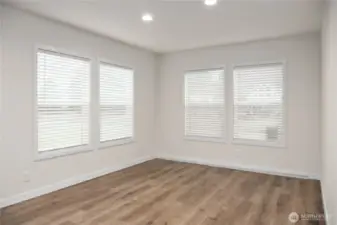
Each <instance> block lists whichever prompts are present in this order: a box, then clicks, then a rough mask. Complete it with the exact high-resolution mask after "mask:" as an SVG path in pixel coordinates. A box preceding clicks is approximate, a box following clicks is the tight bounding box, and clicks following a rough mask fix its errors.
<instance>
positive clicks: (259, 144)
mask: <svg viewBox="0 0 337 225" xmlns="http://www.w3.org/2000/svg"><path fill="white" fill-rule="evenodd" d="M269 64H281V65H282V66H283V82H282V85H283V92H282V94H283V96H282V99H283V102H282V109H283V113H282V115H283V124H282V125H283V130H284V134H283V139H282V140H281V141H277V142H268V141H255V140H247V139H234V114H235V112H234V71H235V69H236V68H240V67H248V66H252V67H259V66H263V65H269ZM287 74H288V66H287V61H286V60H284V59H283V60H272V61H260V62H253V63H237V64H234V65H233V67H232V77H231V79H232V82H231V93H232V95H231V120H232V121H231V127H230V128H231V134H232V135H231V143H232V144H233V145H246V146H256V147H274V148H286V147H287V135H288V125H287V124H288V107H287V106H288V97H287V96H288V90H287V88H288V86H287Z"/></svg>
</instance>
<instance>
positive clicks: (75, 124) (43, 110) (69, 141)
mask: <svg viewBox="0 0 337 225" xmlns="http://www.w3.org/2000/svg"><path fill="white" fill-rule="evenodd" d="M89 75H90V61H89V60H88V59H84V58H80V57H73V56H70V55H66V54H59V53H55V52H51V51H46V50H39V51H38V53H37V104H38V106H37V136H38V151H41V152H42V151H50V150H56V149H63V148H69V147H76V146H85V145H88V143H89V98H90V96H89Z"/></svg>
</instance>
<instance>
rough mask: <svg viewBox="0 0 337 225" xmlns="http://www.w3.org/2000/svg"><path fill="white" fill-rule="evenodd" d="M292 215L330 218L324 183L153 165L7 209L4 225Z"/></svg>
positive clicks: (244, 224)
mask: <svg viewBox="0 0 337 225" xmlns="http://www.w3.org/2000/svg"><path fill="white" fill-rule="evenodd" d="M292 211H296V212H298V213H305V212H310V213H323V208H322V200H321V190H320V185H319V182H318V181H313V180H301V179H295V178H285V177H280V176H272V175H265V174H258V173H250V172H242V171H236V170H230V169H222V168H213V167H208V166H202V165H195V164H187V163H178V162H172V161H165V160H152V161H149V162H146V163H143V164H140V165H137V166H134V167H131V168H128V169H125V170H122V171H118V172H115V173H111V174H109V175H106V176H103V177H99V178H97V179H94V180H91V181H88V182H85V183H82V184H79V185H76V186H73V187H70V188H66V189H63V190H60V191H57V192H54V193H51V194H48V195H45V196H42V197H38V198H35V199H32V200H29V201H25V202H22V203H20V204H16V205H13V206H10V207H7V208H5V209H3V210H2V214H0V225H112V224H116V225H117V224H118V225H285V224H290V222H289V221H288V215H289V213H290V212H292ZM298 224H301V225H304V224H308V225H309V224H310V225H313V224H324V223H323V222H322V221H321V222H320V223H318V222H314V221H300V222H298Z"/></svg>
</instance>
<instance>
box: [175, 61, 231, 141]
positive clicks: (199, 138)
mask: <svg viewBox="0 0 337 225" xmlns="http://www.w3.org/2000/svg"><path fill="white" fill-rule="evenodd" d="M212 70H222V71H223V74H224V83H223V88H224V96H223V101H224V102H223V103H224V123H223V124H222V125H223V128H224V134H223V137H221V138H216V137H202V136H192V135H186V130H185V128H186V127H185V126H186V114H185V112H186V111H185V97H186V96H185V90H186V83H185V77H186V75H187V74H188V73H191V72H200V71H212ZM226 73H227V71H226V66H224V65H221V66H214V67H203V68H196V69H188V70H184V72H183V85H182V89H183V91H182V103H183V104H182V105H183V117H184V118H183V124H182V126H183V137H184V138H183V139H184V140H185V141H197V142H212V143H222V144H226V143H227V138H228V137H227V136H228V132H227V124H228V122H227V107H228V103H227V93H228V92H227V91H228V90H227V76H226Z"/></svg>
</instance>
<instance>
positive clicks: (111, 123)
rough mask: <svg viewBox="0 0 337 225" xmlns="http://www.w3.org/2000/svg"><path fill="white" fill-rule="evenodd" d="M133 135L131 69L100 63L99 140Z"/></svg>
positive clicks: (103, 140)
mask: <svg viewBox="0 0 337 225" xmlns="http://www.w3.org/2000/svg"><path fill="white" fill-rule="evenodd" d="M132 137H133V70H131V69H127V68H122V67H119V66H114V65H111V64H107V63H101V64H100V141H101V142H106V141H113V140H120V139H129V138H132Z"/></svg>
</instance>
